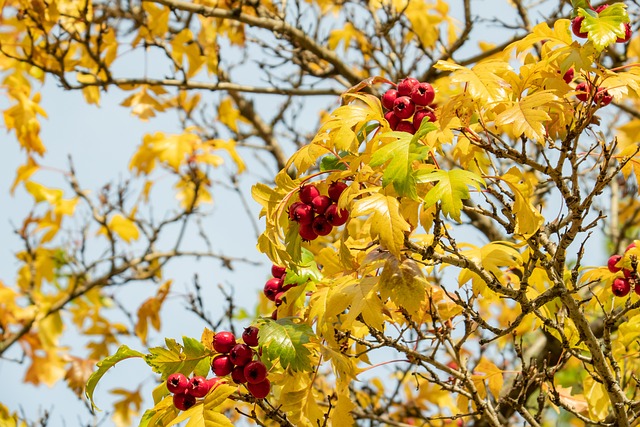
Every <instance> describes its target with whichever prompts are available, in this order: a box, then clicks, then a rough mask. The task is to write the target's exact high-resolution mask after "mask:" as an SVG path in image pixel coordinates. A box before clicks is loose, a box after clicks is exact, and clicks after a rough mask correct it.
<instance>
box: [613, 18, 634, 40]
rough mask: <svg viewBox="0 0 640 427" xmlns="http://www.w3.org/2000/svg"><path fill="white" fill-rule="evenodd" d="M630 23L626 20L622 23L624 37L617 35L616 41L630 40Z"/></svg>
mask: <svg viewBox="0 0 640 427" xmlns="http://www.w3.org/2000/svg"><path fill="white" fill-rule="evenodd" d="M631 34H632V32H631V25H630V24H629V23H628V22H625V23H624V37H618V38H617V39H616V43H626V42H628V41H629V40H631Z"/></svg>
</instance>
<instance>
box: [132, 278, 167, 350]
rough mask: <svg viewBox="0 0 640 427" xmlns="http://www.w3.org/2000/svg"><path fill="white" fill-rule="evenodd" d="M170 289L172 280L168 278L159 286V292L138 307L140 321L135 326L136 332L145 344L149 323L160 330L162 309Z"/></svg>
mask: <svg viewBox="0 0 640 427" xmlns="http://www.w3.org/2000/svg"><path fill="white" fill-rule="evenodd" d="M170 289H171V280H167V281H166V282H165V283H164V284H162V285H161V286H160V287H159V288H158V292H157V293H156V295H155V296H154V297H151V298H149V299H147V300H146V301H145V302H143V303H142V304H141V305H140V307H139V308H138V322H137V323H136V326H135V333H136V335H137V336H138V338H140V340H141V341H142V342H143V343H145V344H146V343H147V332H148V330H149V323H151V326H153V328H154V329H155V330H156V331H159V330H160V319H161V318H160V309H161V308H162V303H163V302H164V300H165V298H166V297H167V295H168V294H169V290H170Z"/></svg>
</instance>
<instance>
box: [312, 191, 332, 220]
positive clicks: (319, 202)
mask: <svg viewBox="0 0 640 427" xmlns="http://www.w3.org/2000/svg"><path fill="white" fill-rule="evenodd" d="M330 204H331V199H330V198H329V196H322V195H320V196H316V197H314V198H313V200H312V201H311V207H312V208H313V211H314V212H315V213H316V214H318V215H322V214H323V213H324V211H326V210H327V208H328V207H329V205H330Z"/></svg>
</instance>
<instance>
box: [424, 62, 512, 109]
mask: <svg viewBox="0 0 640 427" xmlns="http://www.w3.org/2000/svg"><path fill="white" fill-rule="evenodd" d="M434 67H436V68H438V69H440V70H445V71H451V72H452V73H453V74H452V75H451V77H450V78H451V81H452V82H455V83H464V84H465V87H466V91H468V92H469V93H470V94H471V96H472V97H473V98H474V99H475V100H478V101H482V102H485V103H492V102H496V101H501V100H506V99H507V98H508V97H509V95H508V91H507V89H508V84H507V82H506V81H505V79H504V75H505V74H507V73H509V72H512V71H511V70H512V69H511V67H510V66H509V64H508V63H507V62H505V61H500V60H490V61H483V62H479V63H478V64H476V65H474V66H473V67H472V68H467V67H463V66H462V65H458V64H455V63H453V62H450V61H438V62H437V63H436V64H435V65H434Z"/></svg>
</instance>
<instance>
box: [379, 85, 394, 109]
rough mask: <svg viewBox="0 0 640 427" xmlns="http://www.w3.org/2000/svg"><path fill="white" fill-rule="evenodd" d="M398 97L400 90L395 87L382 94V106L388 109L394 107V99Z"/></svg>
mask: <svg viewBox="0 0 640 427" xmlns="http://www.w3.org/2000/svg"><path fill="white" fill-rule="evenodd" d="M397 97H398V91H397V90H395V89H389V90H388V91H386V92H385V93H384V95H382V106H383V107H384V108H386V109H387V110H392V109H393V101H395V100H396V98H397Z"/></svg>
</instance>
